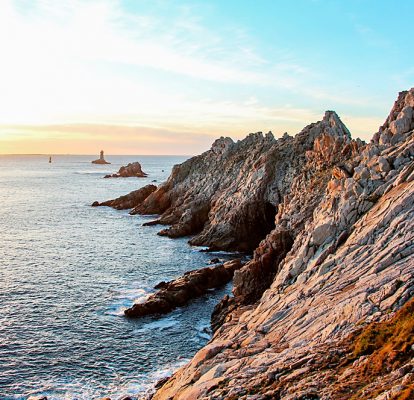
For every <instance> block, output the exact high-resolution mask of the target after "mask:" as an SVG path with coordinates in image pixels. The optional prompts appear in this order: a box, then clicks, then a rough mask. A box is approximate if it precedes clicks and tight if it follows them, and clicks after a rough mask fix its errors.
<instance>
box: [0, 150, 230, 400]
mask: <svg viewBox="0 0 414 400" xmlns="http://www.w3.org/2000/svg"><path fill="white" fill-rule="evenodd" d="M94 158H96V157H93V156H55V157H53V162H52V163H51V164H49V163H48V157H46V156H39V155H33V156H0V399H26V398H27V397H29V396H30V395H40V394H43V395H47V396H48V399H51V400H53V399H93V398H99V397H102V396H110V397H112V398H113V399H116V398H118V397H120V396H122V395H127V394H129V395H134V394H135V395H137V394H142V393H145V392H146V391H148V390H150V389H151V387H152V385H153V383H154V382H155V381H157V380H158V379H160V378H162V377H163V376H166V375H168V374H170V373H171V371H172V370H174V369H175V368H177V367H178V366H180V365H182V364H183V363H185V361H186V360H188V358H189V357H191V356H192V355H193V354H194V353H195V352H196V351H197V350H198V349H199V348H200V347H201V346H202V345H204V344H205V343H206V342H207V341H208V339H209V336H208V333H207V332H206V330H207V329H208V326H209V319H210V314H211V311H212V309H213V307H214V304H215V303H216V302H217V301H218V300H219V299H220V298H221V297H222V296H223V294H224V293H225V292H226V291H227V290H228V287H227V288H223V289H220V290H216V291H212V292H211V293H209V294H208V295H206V296H204V297H202V298H199V299H196V300H195V301H193V302H192V303H191V304H189V305H188V306H187V307H183V308H180V309H177V310H175V311H174V312H172V313H171V314H169V315H167V316H163V317H148V318H144V319H139V320H128V319H126V318H125V317H124V316H123V310H124V309H125V308H126V307H128V306H130V305H131V304H132V303H133V302H134V301H136V300H139V299H140V298H141V299H142V298H143V297H145V296H146V295H148V293H151V292H152V291H153V289H152V288H153V286H154V285H155V284H156V283H158V282H159V281H161V280H169V279H173V278H175V277H177V276H179V275H181V274H182V273H183V272H185V271H188V270H191V269H195V268H199V267H202V266H205V265H207V263H208V261H209V260H210V259H211V258H212V257H215V255H214V254H211V253H210V254H206V253H202V252H200V251H199V250H200V249H199V248H194V247H190V246H189V245H188V244H187V240H188V239H187V238H183V239H175V240H172V239H169V238H166V237H160V236H157V235H156V233H157V231H158V230H159V229H160V227H157V226H153V227H143V226H142V224H143V223H144V222H146V221H149V220H151V219H152V218H151V217H149V216H130V215H129V214H128V211H116V210H113V209H111V208H107V207H98V208H92V207H90V204H91V203H92V202H93V201H95V200H98V201H103V200H107V199H111V198H115V197H117V196H119V195H123V194H126V193H129V192H130V191H132V190H135V189H137V188H139V187H142V186H144V185H146V184H148V183H151V181H153V180H156V181H157V183H156V184H159V183H161V182H162V181H164V180H166V179H167V177H168V175H169V173H170V172H171V168H172V166H173V165H174V164H176V163H179V162H182V161H183V160H184V159H185V157H167V156H113V157H107V158H108V159H110V161H111V162H112V164H111V165H103V166H101V165H94V164H91V163H90V160H91V159H94ZM132 161H140V162H141V164H142V168H143V170H144V171H145V172H147V173H148V174H149V176H148V178H141V179H139V178H127V179H103V176H104V175H105V174H107V173H110V172H115V171H117V170H118V169H119V167H120V166H121V165H125V164H127V163H128V162H132Z"/></svg>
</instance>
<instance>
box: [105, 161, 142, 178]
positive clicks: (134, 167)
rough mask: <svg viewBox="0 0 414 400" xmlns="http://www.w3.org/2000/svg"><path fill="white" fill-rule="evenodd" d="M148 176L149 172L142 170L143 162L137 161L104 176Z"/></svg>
mask: <svg viewBox="0 0 414 400" xmlns="http://www.w3.org/2000/svg"><path fill="white" fill-rule="evenodd" d="M147 176H148V174H146V173H145V172H144V171H143V170H142V167H141V164H140V163H139V162H138V161H136V162H133V163H129V164H128V165H127V166H123V167H121V168H119V171H118V172H117V173H116V174H110V175H105V176H104V178H146V177H147Z"/></svg>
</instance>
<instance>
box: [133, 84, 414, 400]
mask: <svg viewBox="0 0 414 400" xmlns="http://www.w3.org/2000/svg"><path fill="white" fill-rule="evenodd" d="M413 99H414V89H411V90H409V91H405V92H401V93H400V94H399V96H398V99H397V101H396V102H395V104H394V107H393V109H392V110H391V113H390V115H389V116H388V118H387V120H386V122H385V123H384V125H383V126H382V127H381V128H380V130H379V132H378V133H376V134H375V135H374V137H373V140H372V141H371V143H369V144H365V143H363V142H361V141H360V140H353V139H352V138H351V135H350V133H349V131H348V129H347V128H346V127H345V126H344V125H343V124H342V122H341V121H340V119H339V117H338V116H337V115H336V114H335V113H334V112H332V111H328V112H327V113H326V114H325V116H324V118H323V120H322V121H320V122H318V123H315V124H311V125H309V126H307V127H306V128H304V129H303V130H302V131H301V132H300V133H299V134H297V135H296V136H295V137H290V136H287V135H286V136H284V137H283V138H281V139H279V140H275V139H274V138H273V136H272V135H271V134H267V135H265V136H264V135H262V134H261V133H257V134H252V135H249V136H248V137H247V138H246V139H244V140H242V141H239V142H237V143H234V142H233V141H232V140H231V139H229V138H221V139H219V140H218V141H216V142H215V143H214V145H213V147H212V148H211V150H209V151H208V152H206V153H204V154H202V155H200V156H197V157H193V158H192V159H190V160H188V161H186V162H185V163H183V164H181V165H179V166H176V167H175V168H174V170H173V172H172V175H171V176H170V178H169V179H168V181H167V182H166V183H165V184H163V185H161V186H160V187H159V188H158V189H157V190H155V191H154V192H153V193H151V194H150V195H149V196H148V197H147V198H146V199H145V200H144V201H143V203H141V204H140V205H138V207H137V208H136V209H135V212H139V213H148V214H153V213H159V214H161V217H160V219H159V221H158V222H159V223H162V224H168V225H170V227H169V228H167V229H165V230H163V231H161V234H165V235H168V236H171V237H176V236H184V235H189V234H195V236H194V238H193V239H192V240H191V243H193V244H198V245H205V246H210V247H211V248H214V249H236V250H251V249H255V251H254V255H253V259H252V260H251V261H250V262H248V263H247V264H246V265H245V266H244V267H243V268H241V269H240V270H238V271H236V273H235V277H234V289H233V297H226V298H224V299H223V300H222V302H221V303H220V304H219V305H218V306H217V307H216V309H215V312H214V314H213V320H212V323H213V327H214V329H215V333H214V337H213V338H212V340H211V341H210V342H209V344H208V345H207V346H205V347H204V348H203V349H201V350H200V351H199V352H198V353H197V354H196V355H195V356H194V358H193V359H192V360H191V361H190V363H189V364H187V365H186V366H184V367H182V368H181V369H180V370H178V371H177V372H176V373H175V374H174V375H173V376H172V377H171V378H170V379H169V380H168V381H166V382H165V383H163V385H162V386H161V387H159V388H158V390H157V392H156V393H155V394H154V397H153V398H154V399H156V400H160V399H174V400H178V399H180V400H184V399H188V400H189V399H256V400H258V399H263V400H264V399H284V400H293V399H297V400H299V399H302V400H305V399H377V400H385V399H409V398H413V397H410V396H413V395H414V386H413V385H414V373H413V371H414V369H413V368H414V359H413V357H414V350H413V347H412V340H413V338H414V331H413V325H414V324H413V323H412V321H411V319H410V318H411V315H412V313H411V311H410V310H411V309H412V307H413V306H412V302H410V299H411V298H412V295H413V290H414V134H413V129H414V100H413ZM398 310H400V311H398ZM397 311H398V312H397Z"/></svg>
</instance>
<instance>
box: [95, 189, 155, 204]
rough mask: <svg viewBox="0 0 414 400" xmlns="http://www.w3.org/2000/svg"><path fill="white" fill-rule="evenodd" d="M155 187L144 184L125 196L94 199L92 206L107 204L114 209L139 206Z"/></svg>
mask: <svg viewBox="0 0 414 400" xmlns="http://www.w3.org/2000/svg"><path fill="white" fill-rule="evenodd" d="M156 189H157V187H156V186H155V185H146V186H144V187H143V188H141V189H138V190H134V191H133V192H131V193H129V194H127V195H125V196H121V197H118V198H116V199H113V200H107V201H104V202H102V203H99V202H98V201H95V202H93V203H92V207H99V206H107V207H112V208H115V209H116V210H128V209H131V208H134V207H137V206H139V205H140V204H141V203H142V202H143V201H144V200H145V199H146V198H147V197H148V196H149V195H150V194H151V193H153V192H154V191H155V190H156Z"/></svg>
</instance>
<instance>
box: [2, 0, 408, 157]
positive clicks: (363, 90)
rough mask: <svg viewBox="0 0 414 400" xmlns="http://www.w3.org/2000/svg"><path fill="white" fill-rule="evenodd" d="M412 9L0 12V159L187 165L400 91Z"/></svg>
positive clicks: (97, 4)
mask: <svg viewBox="0 0 414 400" xmlns="http://www.w3.org/2000/svg"><path fill="white" fill-rule="evenodd" d="M413 15H414V2H412V1H402V2H399V3H398V5H396V3H394V2H392V1H388V0H376V1H374V0H350V1H349V0H348V1H343V0H337V1H335V0H326V1H323V0H295V1H286V0H284V1H279V0H257V1H250V0H210V1H206V0H204V1H185V0H183V1H168V0H150V1H147V0H123V1H122V0H100V1H88V0H59V1H55V0H50V1H49V0H0V51H1V57H0V93H1V96H0V154H8V153H46V154H62V153H72V154H95V153H97V152H98V151H99V150H100V149H101V148H103V149H105V152H106V153H107V154H196V153H199V152H201V151H204V150H206V149H208V148H209V146H210V144H211V143H212V142H213V141H214V139H215V138H216V137H218V136H222V135H224V136H231V137H233V138H234V139H240V138H243V137H244V136H245V135H246V134H248V133H249V132H256V131H263V132H267V131H269V130H271V131H273V133H274V134H275V136H281V135H282V134H283V132H285V131H288V132H289V133H290V134H295V133H297V132H299V131H300V130H301V129H302V128H303V127H304V126H305V125H307V124H309V123H311V122H315V121H317V120H320V119H321V118H322V116H323V113H324V111H325V110H327V109H333V110H335V111H337V113H338V114H339V115H340V117H341V118H342V120H343V121H344V122H345V124H346V125H347V126H348V127H349V128H350V130H351V132H352V134H353V136H359V137H361V138H363V139H365V140H368V139H369V138H370V137H371V136H372V134H373V133H374V132H375V131H376V130H377V129H378V126H379V125H380V124H382V122H383V121H384V120H385V118H386V116H387V114H388V112H389V110H390V108H391V106H392V103H393V101H394V99H395V97H396V95H397V92H398V91H400V90H404V89H408V88H410V87H412V86H414V64H413V55H412V48H411V45H410V42H411V37H412V16H413Z"/></svg>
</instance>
